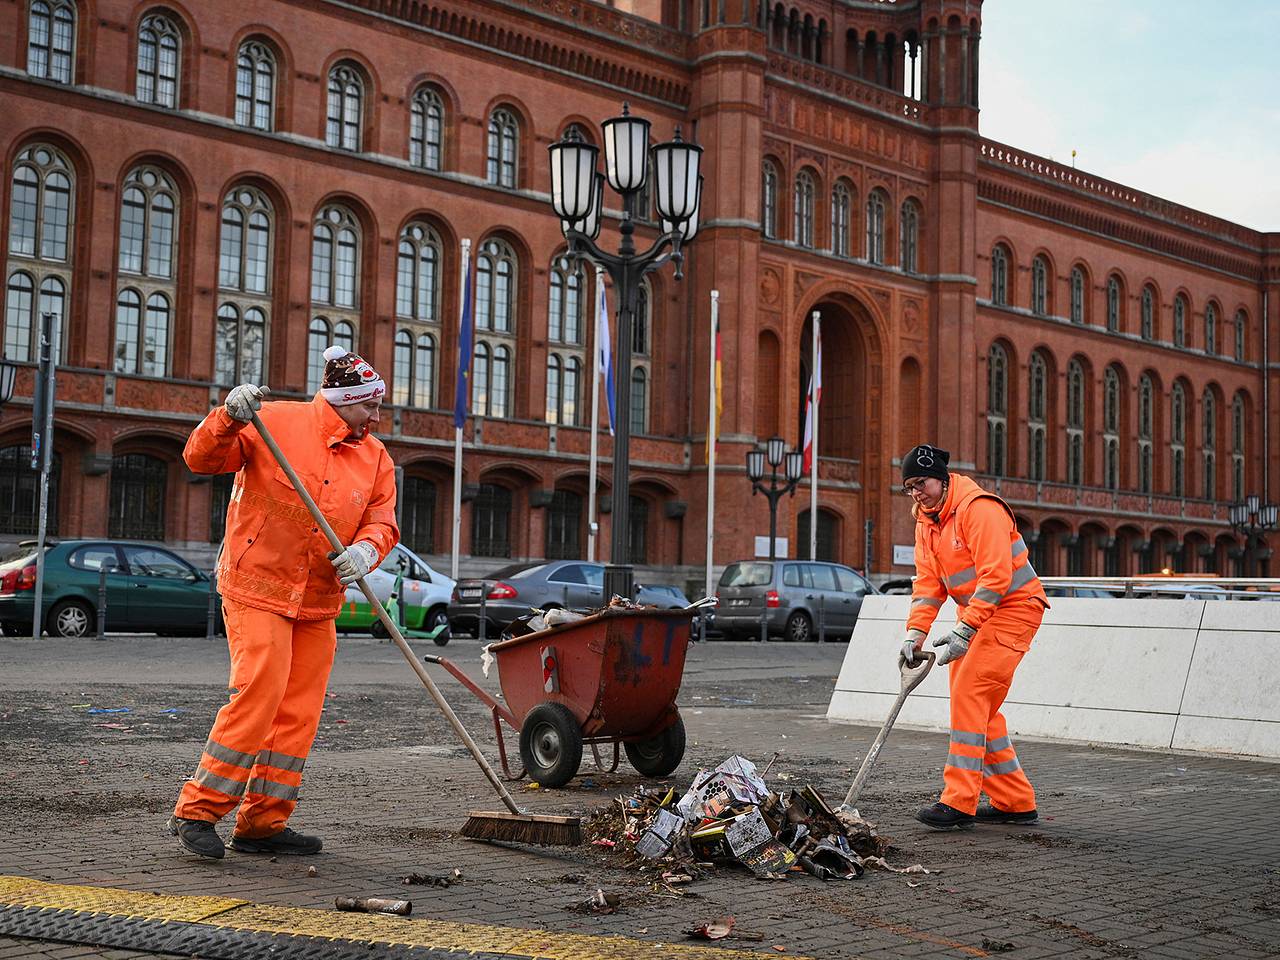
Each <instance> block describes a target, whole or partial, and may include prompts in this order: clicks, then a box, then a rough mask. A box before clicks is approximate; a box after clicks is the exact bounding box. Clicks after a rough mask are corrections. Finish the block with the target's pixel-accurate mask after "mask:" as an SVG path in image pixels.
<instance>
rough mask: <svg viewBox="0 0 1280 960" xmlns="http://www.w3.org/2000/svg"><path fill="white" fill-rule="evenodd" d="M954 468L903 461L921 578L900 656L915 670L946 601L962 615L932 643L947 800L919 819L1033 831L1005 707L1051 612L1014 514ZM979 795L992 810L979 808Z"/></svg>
mask: <svg viewBox="0 0 1280 960" xmlns="http://www.w3.org/2000/svg"><path fill="white" fill-rule="evenodd" d="M950 459H951V455H950V454H949V453H948V452H947V451H946V450H940V449H939V448H937V447H934V446H930V445H929V444H926V443H922V444H920V445H919V446H917V447H914V448H912V450H911V452H910V453H908V454H907V455H906V456H905V457H903V460H902V483H903V488H904V489H905V491H906V493H907V495H908V496H910V497H911V499H912V501H913V504H912V507H911V514H912V516H913V517H914V518H915V521H916V545H915V561H916V577H915V581H914V584H913V587H912V591H911V613H910V615H909V616H908V618H907V639H906V640H905V641H904V643H903V644H902V650H901V653H900V656H901V657H903V658H904V659H905V660H906V661H907V662H908V664H910V663H913V662H914V661H915V658H916V655H917V653H919V652H920V651H921V650H922V649H923V647H924V641H925V637H926V635H927V634H928V633H929V628H930V627H931V626H932V625H933V621H934V618H935V617H937V615H938V609H939V608H940V607H941V606H942V604H943V602H944V601H945V600H946V599H947V598H948V597H950V598H951V599H952V600H954V601H955V602H956V612H957V617H956V623H955V626H953V627H952V628H951V630H950V632H949V633H947V634H945V635H944V636H942V637H939V638H938V639H937V640H935V641H934V642H933V646H934V647H939V648H941V649H940V650H939V651H938V653H937V658H938V659H937V662H938V663H939V664H950V665H951V668H950V670H949V671H948V672H949V675H950V685H951V743H950V749H949V752H948V755H947V764H946V766H945V767H944V768H943V771H942V779H943V784H944V786H943V791H942V799H941V801H940V802H938V803H935V804H933V805H932V806H929V807H925V808H924V809H923V810H921V811H920V812H919V813H917V814H916V819H917V820H919V821H921V822H922V823H926V824H928V825H929V826H931V827H934V828H936V829H939V830H949V829H953V828H956V827H964V826H968V825H970V824H972V823H974V822H975V821H976V822H979V823H1034V822H1035V821H1036V818H1037V814H1036V794H1035V790H1033V789H1032V787H1031V782H1030V781H1029V780H1028V779H1027V775H1026V773H1025V772H1023V769H1022V764H1021V763H1019V761H1018V755H1017V753H1015V752H1014V749H1013V743H1012V742H1011V741H1010V740H1009V731H1008V729H1007V728H1006V726H1005V720H1004V716H1003V715H1002V714H1001V713H1000V707H1001V705H1002V704H1003V703H1004V698H1005V696H1006V695H1007V694H1008V692H1009V685H1010V684H1011V683H1012V682H1013V672H1014V670H1016V669H1017V666H1018V663H1019V661H1021V660H1022V657H1023V654H1025V653H1026V652H1027V650H1028V648H1029V647H1030V646H1031V639H1032V637H1034V636H1035V633H1036V630H1037V629H1038V628H1039V626H1040V621H1041V619H1043V617H1044V611H1045V610H1046V609H1048V606H1049V603H1048V601H1047V600H1046V599H1045V593H1044V588H1043V587H1042V586H1041V585H1040V578H1039V577H1038V576H1036V572H1035V570H1034V568H1032V566H1031V562H1030V559H1029V557H1028V555H1027V545H1026V542H1025V541H1023V539H1022V537H1021V536H1020V535H1019V534H1018V527H1017V524H1016V523H1015V521H1014V517H1013V512H1012V511H1011V510H1010V509H1009V507H1008V505H1006V504H1005V502H1004V501H1003V500H1001V499H1000V498H999V497H997V496H996V495H995V494H992V493H988V492H987V491H985V490H983V489H982V487H980V486H978V484H977V483H975V482H974V481H973V480H971V479H970V478H968V477H965V476H962V475H960V474H958V473H951V472H950V471H948V469H947V463H948V462H949V461H950ZM982 793H985V794H986V795H987V797H988V798H989V799H990V803H987V804H983V805H982V806H979V805H978V799H979V796H980V794H982Z"/></svg>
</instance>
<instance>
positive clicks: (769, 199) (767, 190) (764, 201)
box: [760, 160, 778, 240]
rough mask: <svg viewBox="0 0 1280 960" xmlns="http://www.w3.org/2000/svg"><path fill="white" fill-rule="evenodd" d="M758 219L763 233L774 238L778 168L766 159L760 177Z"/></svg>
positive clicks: (769, 237) (776, 233) (776, 216)
mask: <svg viewBox="0 0 1280 960" xmlns="http://www.w3.org/2000/svg"><path fill="white" fill-rule="evenodd" d="M760 184H761V186H760V194H761V196H760V220H761V226H762V227H763V229H764V235H765V236H766V237H767V238H768V239H770V240H774V239H776V238H777V236H778V169H777V168H776V167H775V166H774V165H773V164H772V163H770V162H769V161H768V160H766V161H765V162H764V172H763V174H762V176H761V178H760Z"/></svg>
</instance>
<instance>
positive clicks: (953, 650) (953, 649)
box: [933, 620, 978, 664]
mask: <svg viewBox="0 0 1280 960" xmlns="http://www.w3.org/2000/svg"><path fill="white" fill-rule="evenodd" d="M977 632H978V631H977V630H975V629H973V627H971V626H969V625H968V624H967V623H965V622H964V621H963V620H961V621H960V622H959V623H957V624H956V625H955V626H954V627H952V628H951V632H950V633H948V634H947V635H946V636H945V637H939V638H938V639H937V640H935V641H933V645H934V646H935V647H943V648H944V649H943V650H942V651H941V652H940V653H939V654H938V663H939V664H944V663H950V662H951V661H952V660H959V659H960V658H961V657H963V656H964V655H965V654H966V653H968V652H969V641H970V640H972V639H973V635H974V634H975V633H977Z"/></svg>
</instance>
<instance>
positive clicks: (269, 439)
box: [252, 413, 582, 846]
mask: <svg viewBox="0 0 1280 960" xmlns="http://www.w3.org/2000/svg"><path fill="white" fill-rule="evenodd" d="M252 422H253V425H254V427H256V428H257V430H258V435H259V436H260V437H262V440H263V442H264V443H265V444H266V445H267V449H268V450H270V451H271V455H272V456H273V457H275V460H276V463H278V464H279V465H280V469H281V470H283V471H284V474H285V476H287V477H288V478H289V482H290V483H292V484H293V489H294V490H296V491H297V493H298V496H299V498H301V500H302V502H303V503H304V504H305V505H306V508H307V510H308V511H309V512H310V513H311V517H312V519H313V520H315V522H316V526H318V527H319V528H320V529H321V530H323V531H324V535H325V538H326V539H327V540H328V541H329V545H330V546H331V547H333V549H334V550H337V551H339V552H341V551H343V550H345V549H346V545H345V544H344V543H343V542H342V541H341V540H339V539H338V535H337V534H335V533H334V532H333V527H331V526H329V521H328V520H326V519H325V516H324V514H323V513H321V512H320V508H319V507H318V506H316V502H315V500H313V499H312V497H311V494H310V493H309V492H308V491H307V488H306V487H305V486H303V484H302V481H301V480H299V479H298V475H297V474H296V473H294V471H293V467H292V466H290V465H289V461H288V460H286V459H285V456H284V453H283V452H281V450H280V447H279V446H278V445H277V444H276V440H275V437H273V436H272V435H271V431H270V430H268V429H267V427H266V424H264V423H263V422H262V420H261V418H260V417H259V416H258V415H257V414H256V413H255V414H254V415H253V421H252ZM356 583H357V584H359V586H360V589H361V591H363V593H364V595H365V599H366V600H368V601H369V606H370V607H371V608H372V609H373V612H374V613H375V614H377V617H378V619H379V620H381V621H382V625H383V627H385V628H386V631H387V634H388V635H389V636H390V637H391V639H392V640H393V641H395V644H396V646H397V647H399V648H400V652H401V653H402V654H404V658H405V659H406V660H407V661H409V666H410V667H412V668H413V672H414V673H416V674H417V675H418V679H419V680H421V681H422V685H423V686H424V687H426V688H427V693H429V694H431V699H432V700H434V701H435V703H436V706H437V707H439V708H440V712H441V713H442V714H444V717H445V719H446V720H448V721H449V725H450V726H451V727H453V730H454V732H455V733H456V734H457V735H458V739H460V740H461V741H462V742H463V744H464V745H465V746H466V748H467V750H469V751H470V752H471V756H472V757H473V758H474V759H475V761H476V764H477V765H478V766H479V767H480V769H481V771H482V772H483V773H484V775H485V777H486V778H488V780H489V783H490V784H492V786H493V789H494V790H495V791H497V794H498V797H499V799H501V800H502V803H503V805H504V806H506V808H507V810H508V811H510V812H509V813H498V814H489V813H486V814H476V813H473V814H472V815H471V816H470V818H469V819H468V820H467V823H466V824H465V825H464V826H463V830H462V833H463V835H464V836H476V837H480V838H483V839H497V840H514V841H517V842H525V843H539V844H564V845H566V846H576V845H577V844H579V843H581V842H582V830H581V824H580V823H579V821H578V820H577V819H576V818H573V817H545V816H532V815H529V814H526V813H524V812H523V811H521V809H520V808H519V807H518V806H516V802H515V800H513V799H512V798H511V794H510V793H508V792H507V788H506V787H504V786H503V785H502V781H501V780H499V779H498V775H497V774H496V773H494V771H493V767H491V766H490V765H489V761H488V760H486V759H485V756H484V754H483V753H481V752H480V747H479V746H477V745H476V742H475V741H474V740H473V739H471V734H470V733H468V732H467V728H466V727H464V726H463V725H462V721H461V720H459V719H458V715H457V714H456V713H454V712H453V708H452V707H451V706H449V703H448V701H447V700H445V698H444V694H442V693H441V692H440V688H439V687H437V686H436V684H435V681H434V680H432V679H431V675H430V674H429V673H427V670H426V668H425V667H424V666H423V665H422V664H421V663H419V662H418V657H417V655H416V654H415V653H414V652H413V648H412V647H410V646H409V644H408V642H407V641H406V640H405V638H404V635H403V634H402V633H401V632H400V627H399V625H398V624H397V623H396V622H395V621H394V620H392V619H391V617H390V615H389V614H388V613H387V610H386V608H385V607H384V606H383V605H382V603H381V602H380V601H379V600H378V598H377V596H376V595H375V594H374V592H373V588H372V587H370V586H369V583H368V581H367V580H365V578H364V577H361V578H360V579H358V580H357V581H356Z"/></svg>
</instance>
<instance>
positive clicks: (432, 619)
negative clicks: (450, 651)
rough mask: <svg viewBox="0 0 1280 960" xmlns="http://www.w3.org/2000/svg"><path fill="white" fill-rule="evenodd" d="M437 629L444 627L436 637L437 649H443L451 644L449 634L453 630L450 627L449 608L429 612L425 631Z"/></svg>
mask: <svg viewBox="0 0 1280 960" xmlns="http://www.w3.org/2000/svg"><path fill="white" fill-rule="evenodd" d="M436 627H444V629H443V630H441V631H440V632H439V633H437V634H436V636H435V644H436V646H437V647H443V646H445V645H446V644H447V643H448V642H449V634H450V633H452V629H451V628H450V626H449V609H448V607H432V608H431V610H429V611H428V612H427V619H426V620H425V621H424V622H423V624H422V628H423V629H424V630H434V629H435V628H436Z"/></svg>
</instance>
